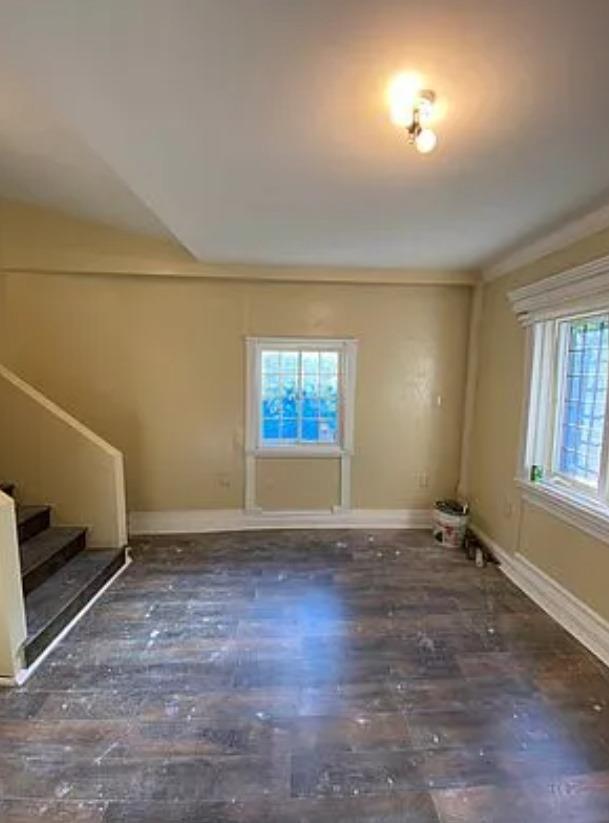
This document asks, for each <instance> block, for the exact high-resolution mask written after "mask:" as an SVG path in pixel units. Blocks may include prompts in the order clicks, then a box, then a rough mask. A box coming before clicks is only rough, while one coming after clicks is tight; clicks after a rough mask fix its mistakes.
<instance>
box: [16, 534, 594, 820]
mask: <svg viewBox="0 0 609 823" xmlns="http://www.w3.org/2000/svg"><path fill="white" fill-rule="evenodd" d="M134 557H135V560H134V563H133V565H132V566H131V567H130V569H129V570H128V571H127V572H126V573H125V574H124V575H123V576H122V578H120V579H119V581H117V583H116V584H115V585H114V586H113V587H112V589H111V590H110V591H109V592H108V593H107V594H106V596H105V597H104V598H103V599H102V600H101V601H100V602H98V603H97V604H96V605H95V607H94V608H93V609H92V610H91V612H90V613H89V614H88V615H87V616H86V617H85V619H84V620H83V621H82V622H81V623H80V624H79V625H78V627H77V628H76V629H75V630H74V631H73V632H72V633H71V635H69V637H68V638H67V639H66V640H65V641H64V642H63V643H62V644H61V645H60V646H59V647H58V648H57V649H56V650H55V652H54V653H53V655H52V656H51V657H50V658H49V659H48V660H47V661H46V662H45V663H44V664H43V665H42V667H41V668H40V670H39V671H38V673H37V674H36V675H35V676H34V677H33V678H32V679H31V680H30V682H29V683H28V684H27V685H26V686H25V687H24V688H22V689H19V690H12V691H8V690H3V691H0V820H2V821H3V823H15V822H16V821H30V820H41V821H45V823H49V821H53V822H55V821H61V823H68V821H69V822H70V823H93V821H95V822H96V823H99V821H104V823H141V822H142V821H160V822H161V823H178V822H179V823H186V821H187V822H188V823H212V822H213V823H222V821H230V823H279V821H285V823H313V822H314V823H330V822H331V823H347V822H348V823H358V822H359V821H366V822H367V823H372V821H376V822H377V823H378V822H380V821H382V823H389V821H391V823H398V822H399V823H415V822H416V823H438V821H442V823H480V821H485V822H486V823H536V822H537V821H543V822H544V823H545V821H548V823H550V821H551V823H566V821H569V823H607V821H609V672H608V670H607V669H605V668H604V667H603V666H602V665H601V664H600V663H599V662H598V661H597V660H596V659H595V658H594V657H592V656H591V655H590V654H588V653H587V652H586V651H585V650H584V649H583V648H582V647H581V646H580V645H579V644H578V643H577V642H576V641H575V640H573V639H572V638H571V637H570V636H569V635H568V634H566V633H565V632H564V631H563V630H562V629H561V628H560V627H559V626H558V625H557V624H556V623H554V622H553V621H552V620H551V619H550V618H549V617H547V616H546V615H545V614H544V613H543V612H542V611H540V610H539V609H538V608H537V607H536V606H535V605H533V604H532V603H531V602H530V601H529V600H528V599H527V598H526V597H525V596H524V595H522V594H521V593H520V592H519V591H518V590H517V589H515V588H514V587H513V586H512V585H511V584H510V583H509V582H508V581H507V580H506V579H505V578H504V577H503V576H502V574H501V573H500V572H499V571H498V570H497V569H496V568H495V567H489V568H487V569H484V570H478V569H476V568H475V567H474V566H473V565H471V564H469V563H468V562H467V561H466V560H465V559H464V557H463V556H462V555H461V554H460V553H456V552H454V551H450V550H447V549H442V548H438V547H435V546H434V545H433V543H432V541H431V538H430V537H429V535H428V534H427V533H424V532H397V531H394V532H391V531H378V532H365V531H350V532H347V531H341V532H338V531H336V532H319V531H315V532H266V533H251V534H233V535H231V534H221V535H207V536H199V537H192V536H189V537H183V538H177V539H176V538H163V539H161V538H156V539H153V540H146V541H143V540H142V541H140V542H139V543H138V544H136V545H135V548H134Z"/></svg>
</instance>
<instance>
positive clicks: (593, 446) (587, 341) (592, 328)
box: [556, 315, 609, 489]
mask: <svg viewBox="0 0 609 823" xmlns="http://www.w3.org/2000/svg"><path fill="white" fill-rule="evenodd" d="M559 350H560V359H561V361H562V362H561V363H560V370H561V374H560V383H559V402H560V407H559V420H558V425H557V433H556V434H557V436H556V452H557V453H556V469H557V471H558V472H559V473H560V474H563V475H564V476H566V477H568V478H572V479H573V480H574V481H576V482H577V483H582V484H584V485H586V486H589V487H590V488H592V489H598V487H599V481H600V479H601V474H602V471H601V470H602V458H603V440H604V432H605V421H606V410H607V375H608V355H609V317H608V316H607V315H598V316H595V317H586V318H577V319H573V320H568V321H564V322H562V323H560V328H559Z"/></svg>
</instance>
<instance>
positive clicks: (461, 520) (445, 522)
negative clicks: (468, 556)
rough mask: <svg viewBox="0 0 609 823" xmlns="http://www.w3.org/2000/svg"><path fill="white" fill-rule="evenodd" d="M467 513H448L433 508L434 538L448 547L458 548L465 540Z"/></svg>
mask: <svg viewBox="0 0 609 823" xmlns="http://www.w3.org/2000/svg"><path fill="white" fill-rule="evenodd" d="M468 520H469V515H467V514H448V512H443V511H440V509H434V510H433V536H434V540H436V541H437V542H438V543H441V544H442V545H443V546H447V547H448V548H449V549H460V548H461V546H462V545H463V541H464V540H465V531H466V529H467V523H468Z"/></svg>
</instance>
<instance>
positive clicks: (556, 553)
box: [471, 231, 609, 618]
mask: <svg viewBox="0 0 609 823" xmlns="http://www.w3.org/2000/svg"><path fill="white" fill-rule="evenodd" d="M607 253H609V231H606V232H601V233H599V234H596V235H594V236H592V237H590V238H588V239H586V240H584V241H581V242H579V243H576V244H574V245H573V246H571V247H570V248H568V249H565V250H563V251H561V252H558V253H556V254H553V255H549V256H548V257H546V258H543V259H542V260H540V261H538V262H536V263H534V264H532V265H529V266H527V267H524V268H522V269H520V270H519V271H516V272H514V273H512V274H510V275H508V276H505V277H502V278H500V279H498V280H496V281H494V282H491V283H489V284H487V285H486V286H485V288H484V303H483V309H482V323H481V331H480V340H479V346H480V347H479V357H480V363H479V373H478V381H477V392H476V403H475V418H474V427H473V439H472V458H471V489H472V503H473V506H474V511H475V518H476V521H477V523H478V525H479V526H480V527H481V528H482V529H483V531H484V532H486V534H488V535H489V536H490V537H491V538H492V539H494V540H495V541H496V542H497V543H499V545H500V546H502V547H503V548H504V549H506V550H508V551H511V552H516V551H518V552H520V553H522V554H523V555H524V556H525V557H527V558H528V559H529V560H531V562H533V563H534V564H535V565H537V566H539V568H541V569H542V570H543V571H545V572H546V573H547V574H549V575H550V576H552V577H554V578H555V579H556V580H557V581H558V582H559V583H561V584H562V585H563V586H565V587H566V588H567V589H570V590H571V591H572V592H573V593H574V594H575V595H576V596H577V597H579V598H581V599H582V600H584V601H585V602H586V603H588V604H589V605H590V606H591V607H592V608H593V609H595V610H596V611H598V612H599V613H600V614H602V615H603V616H604V617H605V618H609V597H607V591H608V581H609V547H608V546H607V545H606V544H604V543H599V541H597V540H595V539H593V538H591V537H589V536H587V535H585V534H583V533H581V532H578V531H577V530H575V529H573V528H572V527H570V526H567V525H566V524H564V523H563V522H561V521H559V520H557V519H556V518H554V517H552V516H551V515H548V514H546V513H543V512H540V511H539V510H538V509H535V507H532V506H529V505H526V506H523V505H522V504H521V502H520V495H519V493H518V490H517V488H516V486H515V484H514V477H515V474H516V469H517V460H518V448H519V439H520V421H521V406H522V396H523V379H524V342H525V339H524V338H525V335H524V330H523V329H522V327H521V326H520V325H519V324H518V321H517V320H516V317H515V315H514V313H513V312H512V310H511V308H510V306H509V304H508V300H507V297H506V293H507V292H508V291H509V290H511V289H513V288H515V287H516V286H520V285H525V284H527V283H532V282H534V281H536V280H539V279H541V278H543V277H546V276H549V275H551V274H555V273H557V272H560V271H564V270H565V269H568V268H570V267H572V266H575V265H577V264H579V263H583V262H586V261H588V260H592V259H594V258H596V257H600V256H602V255H605V254H607Z"/></svg>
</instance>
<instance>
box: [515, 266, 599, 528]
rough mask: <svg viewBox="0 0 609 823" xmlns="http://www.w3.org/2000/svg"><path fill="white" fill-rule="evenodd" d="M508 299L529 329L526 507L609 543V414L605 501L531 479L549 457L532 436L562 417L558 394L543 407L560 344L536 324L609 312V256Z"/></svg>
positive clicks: (570, 485) (522, 458)
mask: <svg viewBox="0 0 609 823" xmlns="http://www.w3.org/2000/svg"><path fill="white" fill-rule="evenodd" d="M508 298H509V300H510V302H511V304H512V308H513V310H514V312H515V314H516V315H517V316H518V319H519V321H520V322H521V324H522V325H523V326H524V327H525V329H526V346H525V358H526V359H525V375H524V394H523V409H522V425H521V437H520V450H519V457H518V469H517V475H516V478H515V482H516V484H517V486H518V487H519V488H520V489H521V491H522V497H523V500H525V501H526V502H527V503H530V504H532V505H535V506H537V507H538V508H541V509H543V510H545V511H547V512H549V513H550V514H553V515H554V516H556V517H558V518H560V519H561V520H563V521H564V522H566V523H568V524H569V525H571V526H574V527H576V528H578V529H580V530H581V531H584V532H586V533H587V534H590V535H591V536H593V537H595V538H597V539H599V540H602V541H603V542H605V543H609V502H608V498H607V496H606V490H607V485H606V482H607V481H606V477H607V466H606V462H607V459H608V453H607V450H608V449H609V413H608V414H607V417H606V420H605V441H604V442H605V451H604V457H603V461H604V462H603V470H602V473H601V480H600V483H599V489H600V494H601V495H603V497H599V496H597V495H596V494H594V493H592V494H591V493H590V492H588V491H587V490H584V489H583V484H577V483H575V482H565V481H564V480H563V479H561V478H560V477H558V476H557V477H550V478H546V479H544V480H542V481H541V482H531V480H530V469H531V465H532V464H534V463H539V464H541V465H547V464H548V457H549V456H548V455H547V454H540V453H539V449H540V445H539V444H540V442H541V440H542V439H541V438H536V437H534V433H535V431H536V430H542V431H543V430H544V429H546V428H547V427H548V426H552V427H554V426H555V425H556V420H557V417H558V413H559V410H558V405H557V404H558V397H557V396H556V395H555V396H554V397H553V398H552V401H551V403H548V402H545V398H544V397H542V395H543V392H544V385H545V387H547V386H548V385H550V384H552V385H554V386H555V387H556V386H557V382H558V381H556V380H550V379H549V378H550V372H551V370H552V369H553V368H554V365H555V363H556V355H555V348H556V346H557V345H558V342H559V341H558V340H557V339H556V335H554V334H552V332H551V331H550V329H551V327H550V326H542V325H535V324H541V323H543V322H544V321H547V320H563V319H564V320H566V319H568V318H570V317H573V316H574V315H582V314H598V313H600V312H609V257H604V258H601V259H599V260H595V261H592V262H591V263H586V264H584V265H582V266H577V267H576V268H574V269H570V270H568V271H565V272H561V273H560V274H557V275H553V276H552V277H547V278H545V279H543V280H540V281H538V282H536V283H532V284H531V285H528V286H523V287H521V288H519V289H515V290H514V291H512V292H510V293H509V294H508ZM536 378H539V379H536ZM545 442H546V443H548V442H554V438H553V437H552V438H547V439H545ZM536 449H537V453H535V452H536Z"/></svg>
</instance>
